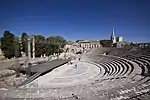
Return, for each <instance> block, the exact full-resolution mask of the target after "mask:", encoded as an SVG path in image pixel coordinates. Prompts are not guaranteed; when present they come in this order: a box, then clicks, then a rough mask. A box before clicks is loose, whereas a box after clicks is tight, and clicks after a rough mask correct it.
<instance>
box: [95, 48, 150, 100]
mask: <svg viewBox="0 0 150 100" xmlns="http://www.w3.org/2000/svg"><path fill="white" fill-rule="evenodd" d="M97 52H98V50H97ZM134 52H135V53H132V52H128V53H127V54H126V55H124V56H123V58H125V59H122V58H118V59H111V60H110V57H109V56H105V57H103V59H102V56H104V55H102V54H101V55H100V57H99V60H98V59H94V60H92V61H94V62H95V63H98V64H100V65H101V67H103V69H104V72H105V73H104V75H103V78H106V79H111V78H112V79H118V78H121V77H126V78H127V79H128V78H129V79H130V80H129V81H128V82H127V83H128V84H125V87H126V88H125V89H122V90H120V91H121V92H122V95H123V94H126V95H127V98H124V99H137V98H141V97H140V95H139V93H141V95H143V93H144V94H145V93H149V92H150V90H149V89H148V88H150V52H149V51H148V52H144V54H143V53H142V52H141V51H140V53H139V52H138V53H137V52H136V51H134ZM131 54H132V55H131ZM120 57H122V56H120ZM92 58H93V57H92ZM94 58H95V57H94ZM96 58H98V57H96ZM108 58H109V60H108ZM102 60H106V62H103V61H102ZM137 69H139V70H140V71H137ZM133 80H135V81H133ZM107 82H108V81H107ZM132 83H133V84H132ZM114 84H115V83H114ZM130 88H131V89H130ZM132 88H134V90H133V89H132ZM129 89H130V90H129ZM145 89H148V90H147V91H146V90H145ZM144 90H145V91H146V92H141V91H144ZM123 91H124V92H123ZM131 91H132V92H131ZM120 97H121V96H120ZM149 97H150V96H149ZM116 98H117V97H116ZM114 99H115V98H114ZM138 100H140V99H138Z"/></svg>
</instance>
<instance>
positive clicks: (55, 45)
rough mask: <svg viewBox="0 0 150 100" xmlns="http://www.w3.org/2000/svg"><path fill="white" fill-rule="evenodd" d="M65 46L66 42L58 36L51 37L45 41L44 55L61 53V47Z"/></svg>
mask: <svg viewBox="0 0 150 100" xmlns="http://www.w3.org/2000/svg"><path fill="white" fill-rule="evenodd" d="M65 44H66V40H65V39H64V38H63V37H60V36H55V37H54V36H51V37H48V38H47V39H46V48H47V49H46V54H47V55H51V54H54V53H55V54H60V53H61V52H63V49H62V48H63V47H64V46H65Z"/></svg>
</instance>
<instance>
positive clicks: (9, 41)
mask: <svg viewBox="0 0 150 100" xmlns="http://www.w3.org/2000/svg"><path fill="white" fill-rule="evenodd" d="M1 49H2V52H3V54H4V56H5V58H8V59H10V58H12V57H19V56H21V50H20V44H19V39H18V38H17V37H15V36H14V34H12V33H10V32H9V31H5V32H4V35H3V37H1Z"/></svg>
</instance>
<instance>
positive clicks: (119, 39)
mask: <svg viewBox="0 0 150 100" xmlns="http://www.w3.org/2000/svg"><path fill="white" fill-rule="evenodd" d="M116 41H117V42H123V41H124V40H123V37H121V36H118V37H117V39H116Z"/></svg>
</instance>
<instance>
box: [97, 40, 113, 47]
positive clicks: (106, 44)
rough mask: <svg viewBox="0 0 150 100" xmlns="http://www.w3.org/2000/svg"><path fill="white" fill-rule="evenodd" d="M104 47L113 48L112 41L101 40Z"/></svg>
mask: <svg viewBox="0 0 150 100" xmlns="http://www.w3.org/2000/svg"><path fill="white" fill-rule="evenodd" d="M100 43H101V45H102V46H103V47H111V40H100Z"/></svg>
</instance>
